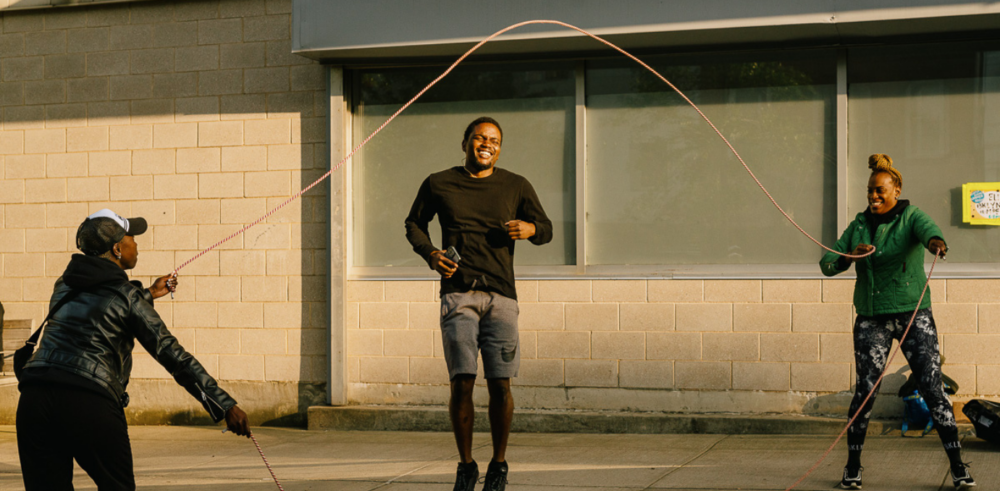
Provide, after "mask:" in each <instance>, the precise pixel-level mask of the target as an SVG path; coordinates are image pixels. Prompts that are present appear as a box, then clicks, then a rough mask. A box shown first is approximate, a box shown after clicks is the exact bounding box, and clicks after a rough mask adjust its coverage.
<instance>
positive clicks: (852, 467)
mask: <svg viewBox="0 0 1000 491" xmlns="http://www.w3.org/2000/svg"><path fill="white" fill-rule="evenodd" d="M863 448H864V445H848V446H847V470H849V471H851V473H852V474H853V473H856V472H857V470H858V469H860V468H861V450H862V449H863Z"/></svg>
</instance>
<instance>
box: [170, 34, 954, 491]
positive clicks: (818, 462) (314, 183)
mask: <svg viewBox="0 0 1000 491" xmlns="http://www.w3.org/2000/svg"><path fill="white" fill-rule="evenodd" d="M532 24H552V25H557V26H562V27H566V28H568V29H572V30H574V31H577V32H580V33H582V34H584V35H587V36H589V37H591V38H593V39H596V40H597V41H600V42H601V43H603V44H605V45H607V46H609V47H611V48H612V49H614V50H615V51H618V52H619V53H621V54H623V55H625V56H627V57H628V58H630V59H632V60H633V61H635V62H636V63H638V64H639V65H641V66H642V67H643V68H645V69H646V70H649V71H650V72H651V73H652V74H653V75H656V77H657V78H659V79H660V80H662V81H663V83H665V84H667V85H668V86H669V87H670V88H671V89H673V91H674V92H676V93H677V95H679V96H681V98H682V99H684V101H685V102H687V103H688V104H689V105H691V107H692V108H693V109H694V110H695V111H697V112H698V114H699V115H700V116H701V117H702V119H704V120H705V122H706V123H708V125H709V126H710V127H711V128H712V131H715V134H716V135H718V136H719V138H721V139H722V141H723V142H724V143H725V144H726V146H727V147H729V150H730V151H731V152H732V153H733V155H735V156H736V158H737V159H738V160H739V161H740V164H742V165H743V168H744V169H746V171H747V173H748V174H750V177H751V178H753V180H754V182H756V183H757V186H758V187H760V190H761V191H763V192H764V194H765V195H766V196H767V199H769V200H770V201H771V204H773V205H774V207H775V208H777V209H778V211H779V212H781V214H782V215H783V216H784V217H785V218H786V219H787V220H788V222H789V223H791V224H792V225H793V226H794V227H795V228H796V229H798V231H799V232H801V233H802V235H805V236H806V237H807V238H808V239H809V240H811V241H813V243H815V244H816V245H818V246H820V247H822V248H823V249H825V250H827V251H829V252H833V253H835V254H837V255H840V256H843V257H847V258H851V259H862V258H865V257H868V256H870V255H872V254H874V253H875V249H874V247H873V248H872V250H870V251H868V253H867V254H860V255H852V254H844V253H842V252H840V251H835V250H833V249H831V248H829V247H827V246H825V245H823V244H822V243H820V242H819V241H818V240H816V239H815V238H813V236H812V235H809V233H808V232H806V231H805V230H803V228H802V227H801V226H799V224H798V223H795V220H794V219H792V217H791V216H789V215H788V213H786V212H785V210H784V209H782V208H781V206H780V205H778V202H777V201H775V200H774V197H772V196H771V193H769V192H768V191H767V188H765V187H764V185H763V184H762V183H761V182H760V179H758V178H757V176H756V175H754V173H753V171H752V170H750V166H748V165H747V163H746V162H745V161H744V160H743V157H742V156H740V154H739V152H737V151H736V148H734V147H733V145H732V143H729V140H728V139H727V138H726V137H725V136H724V135H723V134H722V132H721V131H719V129H718V128H717V127H716V126H715V124H714V123H712V120H710V119H708V116H706V115H705V113H703V112H702V111H701V109H699V108H698V106H697V105H696V104H695V103H694V102H692V101H691V99H689V98H688V97H687V96H686V95H684V93H683V92H681V90H680V89H678V88H677V87H676V86H674V84H672V83H671V82H670V81H669V80H667V78H666V77H664V76H663V75H661V74H660V73H659V72H657V71H656V70H654V69H653V67H651V66H649V65H647V64H646V63H645V62H643V61H642V60H640V59H639V58H636V57H635V56H634V55H632V54H631V53H629V52H628V51H625V50H624V49H622V48H619V47H618V46H615V45H614V44H612V43H611V42H610V41H608V40H606V39H603V38H601V37H599V36H597V35H595V34H591V33H589V32H587V31H585V30H583V29H581V28H579V27H576V26H574V25H570V24H567V23H565V22H560V21H557V20H529V21H524V22H518V23H517V24H513V25H511V26H508V27H505V28H503V29H501V30H499V31H497V32H495V33H493V34H492V35H491V36H489V37H487V38H486V39H483V40H482V41H480V42H479V43H477V44H476V45H475V46H473V47H472V48H470V49H469V50H468V51H466V52H465V54H463V55H462V56H460V57H459V58H458V59H457V60H455V62H454V63H452V64H451V66H449V67H448V69H447V70H445V71H444V72H443V73H441V75H439V76H438V77H437V78H435V79H434V80H433V81H432V82H431V83H429V84H427V86H426V87H424V88H423V89H421V90H420V92H418V93H417V95H415V96H413V98H412V99H410V100H409V101H408V102H407V103H406V104H403V107H401V108H399V110H398V111H396V112H395V113H393V114H392V116H390V117H389V119H387V120H385V122H384V123H382V125H381V126H379V127H378V128H377V129H376V130H375V131H373V132H372V133H371V134H370V135H368V136H367V137H366V138H365V139H364V140H363V141H362V142H361V143H360V144H359V145H358V146H356V147H354V149H353V150H351V151H350V153H348V154H347V156H346V157H344V158H343V160H341V161H340V162H338V163H337V165H335V166H333V167H331V168H330V170H328V171H327V172H326V173H325V174H323V175H322V176H320V177H319V179H316V180H315V181H314V182H313V183H312V184H310V185H308V186H306V187H304V188H302V190H301V191H299V192H297V193H295V194H293V195H292V196H291V197H290V198H288V199H286V200H285V201H283V202H282V203H281V204H279V205H278V206H275V207H274V208H272V209H271V210H270V211H268V212H267V213H265V214H264V215H263V216H261V217H260V218H258V219H256V220H254V221H253V222H251V223H248V224H246V225H244V226H243V227H242V228H240V229H239V230H237V231H236V232H233V234H232V235H230V236H228V237H226V238H224V239H222V240H220V241H218V242H216V243H215V244H212V245H211V246H209V247H208V248H207V249H205V250H203V251H201V252H199V253H198V254H196V255H195V256H194V257H192V258H191V259H188V260H187V261H184V262H183V263H181V265H180V266H177V269H175V270H174V271H173V273H172V275H173V276H177V273H178V272H179V271H180V270H181V268H183V267H185V266H187V265H188V264H191V263H192V262H193V261H194V260H196V259H198V258H200V257H201V256H204V255H205V254H206V253H208V252H209V251H211V250H212V249H215V248H216V247H219V246H220V245H222V244H224V243H226V242H227V241H229V240H232V239H234V238H236V237H237V236H239V235H240V234H242V233H244V232H246V231H247V230H249V229H250V227H253V226H254V225H257V224H259V223H260V222H263V221H264V220H266V219H267V217H269V216H271V215H273V214H274V213H275V212H277V211H278V210H280V209H282V208H284V207H285V206H286V205H288V204H289V203H291V202H292V201H295V200H296V199H298V198H299V197H300V196H302V195H303V194H305V193H306V192H307V191H309V190H310V189H312V188H314V187H316V185H318V184H319V183H321V182H323V180H325V179H326V178H328V177H330V174H333V173H334V172H336V171H337V170H338V169H340V167H341V166H343V165H344V163H345V162H347V161H348V160H350V159H351V157H353V156H354V154H355V153H357V152H358V150H360V149H361V147H363V146H365V145H366V144H367V143H368V142H369V141H370V140H371V139H372V138H374V137H375V135H377V134H379V132H380V131H382V130H383V129H384V128H385V127H386V126H388V125H389V123H391V122H392V120H394V119H396V116H399V115H400V113H402V112H403V111H405V110H406V109H407V108H408V107H410V105H412V104H413V103H414V102H416V101H417V99H420V97H421V96H423V95H424V93H425V92H427V91H428V90H430V88H431V87H433V86H434V85H436V84H437V83H438V82H440V81H441V79H443V78H444V77H446V76H447V75H448V74H449V73H451V72H452V70H454V69H455V67H457V66H458V65H459V64H460V63H462V62H463V61H465V59H466V58H468V57H469V55H471V54H472V53H474V52H475V51H476V50H478V49H479V48H480V47H482V46H483V45H484V44H486V43H488V42H490V41H492V40H493V39H494V38H496V37H497V36H499V35H501V34H503V33H505V32H507V31H512V30H514V29H517V28H519V27H523V26H527V25H532ZM937 260H938V255H936V254H935V256H934V262H932V263H931V268H930V271H929V272H928V274H927V283H924V288H923V290H922V291H921V292H920V300H918V301H917V309H916V310H914V311H913V315H911V316H910V322H909V324H907V325H906V330H905V331H903V335H902V337H901V338H900V340H899V344H898V345H897V346H896V348H895V349H894V350H893V352H892V355H891V356H889V360H888V361H887V362H886V365H885V369H884V370H883V371H882V374H881V375H879V378H878V380H877V381H876V382H875V385H874V386H873V387H872V390H871V391H870V392H869V393H868V397H866V398H865V400H864V401H863V402H862V403H861V407H860V408H859V409H858V411H857V412H856V413H854V416H852V417H851V419H850V421H848V423H847V426H845V427H844V429H843V431H841V432H840V435H838V436H837V439H836V440H834V442H833V444H832V445H830V448H828V449H827V450H826V452H824V453H823V455H822V456H821V457H820V458H819V460H818V461H816V463H815V464H813V466H812V467H810V468H809V470H808V471H806V473H805V474H803V475H802V477H800V478H799V479H798V480H797V481H795V482H794V483H793V484H792V485H791V486H789V487H788V488H786V490H785V491H791V490H792V489H794V488H795V487H796V486H798V485H799V484H800V483H802V481H804V480H805V479H806V478H807V477H809V475H810V474H812V473H813V472H814V471H815V470H816V469H817V468H819V466H820V464H821V463H823V461H824V460H826V458H827V456H829V455H830V452H832V451H833V449H834V447H836V446H837V443H839V442H840V440H841V439H842V438H843V437H844V434H846V433H847V430H848V429H849V428H850V427H851V424H853V423H854V420H855V419H857V417H858V415H860V414H861V411H863V410H864V408H865V405H866V404H868V401H869V400H870V399H871V397H872V396H873V395H874V394H875V392H876V391H877V390H878V386H879V385H880V384H881V383H882V378H883V377H885V374H886V372H887V371H888V370H889V365H890V364H892V360H893V359H894V358H895V357H896V354H897V353H899V348H900V346H902V343H903V340H905V339H906V335H907V334H909V332H910V328H911V327H912V326H913V321H914V319H915V318H916V316H917V310H919V309H920V307H919V305H920V302H922V301H923V299H924V295H925V294H926V293H927V287H928V285H929V284H930V278H931V275H933V274H934V266H935V265H937ZM250 438H251V439H253V443H254V445H255V446H256V447H257V452H258V453H260V457H261V459H263V460H264V465H266V466H267V470H268V471H269V472H270V473H271V477H272V478H274V483H275V484H277V485H278V489H279V490H281V491H284V488H282V487H281V483H280V482H278V478H277V476H275V474H274V470H273V469H271V464H270V463H268V461H267V457H265V456H264V451H263V450H261V448H260V444H258V443H257V439H256V438H254V436H253V434H252V433H251V435H250Z"/></svg>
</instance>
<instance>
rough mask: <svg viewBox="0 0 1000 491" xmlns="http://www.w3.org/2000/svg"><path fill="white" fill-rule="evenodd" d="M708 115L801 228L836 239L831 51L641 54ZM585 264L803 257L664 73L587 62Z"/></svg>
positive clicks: (801, 246) (811, 256)
mask: <svg viewBox="0 0 1000 491" xmlns="http://www.w3.org/2000/svg"><path fill="white" fill-rule="evenodd" d="M646 61H647V62H649V63H650V64H651V65H652V66H653V67H654V68H656V69H657V70H658V71H660V72H661V73H663V74H664V76H666V77H667V78H668V79H670V80H671V81H672V82H674V83H675V84H676V85H677V86H678V87H679V88H680V89H681V90H682V91H684V92H685V93H686V94H687V95H688V97H690V98H691V99H692V100H693V101H694V102H695V103H696V104H698V105H699V106H700V107H701V109H702V110H703V111H704V112H705V114H706V115H708V117H709V118H711V119H712V121H713V122H715V124H716V125H717V126H718V127H719V129H720V130H721V131H722V133H723V134H724V135H726V137H727V138H729V140H730V141H731V142H732V144H733V146H735V147H736V149H737V150H738V151H739V152H740V154H741V155H742V156H743V158H744V159H745V160H746V161H747V163H748V164H749V165H750V166H751V168H752V169H753V170H754V172H755V173H756V174H757V176H758V177H759V178H760V179H761V181H762V182H763V183H764V185H765V186H766V187H767V188H768V190H770V191H771V192H772V194H773V195H774V197H775V199H776V200H777V201H778V203H779V204H781V205H782V206H783V207H784V208H785V209H786V210H787V211H788V212H789V214H790V215H792V217H793V218H795V220H796V221H798V222H799V224H800V225H802V227H803V228H805V229H806V231H808V232H810V233H812V234H813V235H814V236H815V237H817V238H818V239H820V240H822V241H823V242H824V243H827V244H832V243H833V242H834V241H835V240H836V237H835V235H836V233H837V231H836V129H835V123H836V110H835V97H836V55H835V53H834V52H832V51H809V52H804V53H801V54H787V53H782V54H781V55H780V56H778V55H773V56H772V55H768V54H754V55H739V56H718V55H717V56H698V57H660V58H653V57H650V58H647V59H646ZM586 82H587V195H586V203H587V205H586V206H587V264H595V265H627V264H665V265H671V264H677V265H680V264H808V263H814V262H815V261H817V260H818V258H819V257H820V254H821V250H820V249H818V248H817V247H816V246H815V245H814V244H812V242H809V241H808V240H806V239H804V238H803V237H801V236H800V235H799V233H798V232H797V231H796V230H795V229H794V228H793V227H792V226H791V225H790V224H788V223H787V221H786V220H785V219H784V218H783V217H782V216H781V215H780V214H779V213H777V212H776V210H775V209H774V208H773V205H771V203H770V202H769V201H768V200H767V198H766V197H765V196H764V195H763V193H761V192H760V189H759V188H758V187H757V186H756V184H754V182H753V181H752V180H751V179H750V178H749V177H748V175H747V173H746V171H745V170H744V169H743V167H742V166H741V165H740V164H739V161H738V160H736V158H735V156H733V155H732V154H731V153H730V152H729V149H728V148H727V147H726V146H725V144H724V143H723V142H722V141H721V140H720V139H719V138H718V136H717V135H715V133H714V132H713V131H712V130H711V128H709V126H708V125H707V124H706V123H705V122H704V121H703V120H702V119H701V117H700V116H699V115H698V114H697V113H696V112H695V111H694V110H693V109H692V108H691V107H690V106H689V105H688V104H687V103H686V102H684V101H683V99H681V98H680V96H678V95H677V94H676V93H674V92H673V91H672V90H671V89H670V88H669V87H667V86H666V85H665V84H663V82H661V81H660V80H658V79H656V78H655V77H654V76H653V75H652V74H650V73H648V72H647V71H646V70H645V69H643V68H641V67H638V66H635V65H634V64H631V63H626V62H618V61H614V62H610V61H609V62H599V63H596V62H595V63H591V64H589V65H588V67H587V80H586Z"/></svg>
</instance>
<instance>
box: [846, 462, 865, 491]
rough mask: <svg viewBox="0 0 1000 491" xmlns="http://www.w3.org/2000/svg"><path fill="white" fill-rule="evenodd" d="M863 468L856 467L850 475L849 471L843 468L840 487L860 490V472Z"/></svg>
mask: <svg viewBox="0 0 1000 491" xmlns="http://www.w3.org/2000/svg"><path fill="white" fill-rule="evenodd" d="M863 470H865V468H864V467H858V468H857V469H855V470H854V472H853V473H852V472H851V470H850V469H848V468H847V467H844V478H843V479H841V480H840V487H842V488H844V489H861V471H863Z"/></svg>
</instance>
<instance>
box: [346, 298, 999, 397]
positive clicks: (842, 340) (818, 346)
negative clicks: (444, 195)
mask: <svg viewBox="0 0 1000 491" xmlns="http://www.w3.org/2000/svg"><path fill="white" fill-rule="evenodd" d="M853 285H854V281H853V280H851V279H848V280H840V279H832V280H565V281H520V282H518V285H517V288H518V296H519V298H520V309H521V316H520V321H519V322H520V329H521V350H522V351H521V356H522V362H521V363H522V365H521V373H520V376H519V377H518V378H517V379H516V381H515V384H516V385H517V386H519V389H518V393H517V395H516V397H517V401H518V405H519V406H521V407H535V408H581V409H630V410H654V411H655V410H661V411H662V410H666V411H686V410H690V411H738V412H807V413H827V412H838V411H840V410H841V409H842V408H844V407H846V405H847V404H848V403H849V399H850V397H849V393H848V392H847V391H849V390H851V389H852V388H853V380H854V367H853V344H852V343H853V341H852V335H851V330H852V326H853V317H854V313H853V307H852V305H851V298H852V294H853ZM348 287H349V288H348V302H349V303H348V312H349V322H348V326H347V328H348V355H349V368H350V382H351V386H350V395H351V399H352V400H353V401H355V402H358V403H416V404H435V403H436V404H441V403H443V402H444V401H446V400H447V390H446V384H447V383H448V375H447V370H446V368H445V362H444V358H443V353H442V351H441V339H440V331H439V328H438V318H439V315H440V309H439V304H438V302H437V301H436V300H437V283H436V282H433V281H384V282H383V281H352V282H350V283H349V284H348ZM998 289H1000V281H998V280H962V279H955V280H934V281H932V282H931V291H932V295H933V299H934V307H933V309H934V313H935V317H936V320H937V323H938V329H939V332H940V336H941V343H942V352H943V354H944V355H945V356H946V363H945V365H944V371H945V373H947V374H948V375H950V376H951V377H953V378H955V379H956V380H957V381H958V382H959V384H960V386H961V392H960V394H959V398H958V399H957V400H963V399H967V398H970V397H972V396H975V395H983V396H990V395H992V396H995V395H996V394H998V393H1000V382H998V381H1000V296H998V295H996V294H995V292H996V291H1000V290H998ZM893 365H894V366H893V372H898V371H900V369H902V368H903V367H904V366H905V365H906V363H905V360H903V359H902V357H900V358H899V359H898V360H897V361H896V362H894V364H893ZM903 381H905V375H902V374H900V375H892V376H890V377H888V378H887V380H886V387H885V389H884V390H885V391H887V392H884V393H895V391H896V390H897V389H898V387H899V386H900V385H901V384H902V382H903ZM480 382H481V380H480ZM481 392H485V391H481ZM480 396H485V394H480ZM482 400H483V399H480V402H482Z"/></svg>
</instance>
